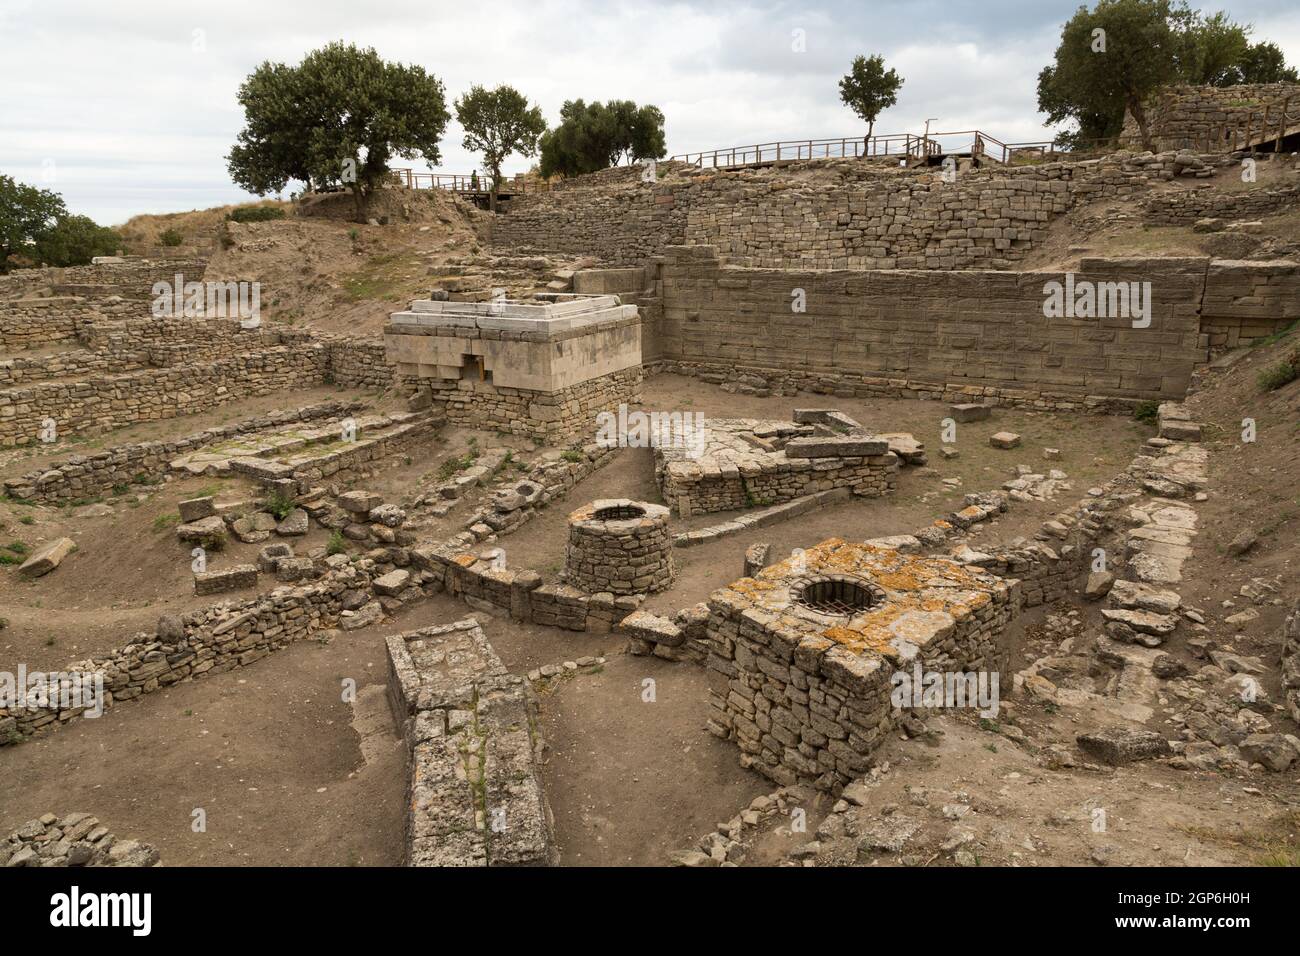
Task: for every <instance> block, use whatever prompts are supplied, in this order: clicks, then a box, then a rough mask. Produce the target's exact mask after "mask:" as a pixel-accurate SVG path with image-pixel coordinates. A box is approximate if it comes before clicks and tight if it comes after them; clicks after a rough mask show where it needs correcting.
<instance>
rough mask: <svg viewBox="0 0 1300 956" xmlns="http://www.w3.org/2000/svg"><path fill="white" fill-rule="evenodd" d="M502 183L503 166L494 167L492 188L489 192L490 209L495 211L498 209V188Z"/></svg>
mask: <svg viewBox="0 0 1300 956" xmlns="http://www.w3.org/2000/svg"><path fill="white" fill-rule="evenodd" d="M500 185H501V167H500V166H493V167H492V188H491V189H490V190H489V192H488V209H489V210H490V211H491V212H493V213H495V212H496V211H497V189H498V188H499V187H500Z"/></svg>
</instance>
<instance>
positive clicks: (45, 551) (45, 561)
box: [18, 538, 77, 578]
mask: <svg viewBox="0 0 1300 956" xmlns="http://www.w3.org/2000/svg"><path fill="white" fill-rule="evenodd" d="M76 549H77V544H76V542H75V541H73V540H72V539H71V538H58V539H56V540H54V541H51V542H50V543H49V544H47V545H44V546H43V547H41V548H40V549H39V550H37V551H36V553H35V554H33V555H32V556H31V557H30V558H28V559H27V560H26V561H24V562H23V563H22V565H21V566H20V567H19V568H18V571H19V573H20V574H25V575H27V577H29V578H39V577H40V576H41V575H43V574H49V573H50V572H51V571H53V570H54V569H55V568H57V567H58V566H59V565H60V564H61V563H62V562H63V559H64V558H66V557H67V556H68V555H70V554H71V553H72V552H73V551H75V550H76Z"/></svg>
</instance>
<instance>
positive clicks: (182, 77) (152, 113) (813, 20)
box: [0, 0, 1300, 224]
mask: <svg viewBox="0 0 1300 956" xmlns="http://www.w3.org/2000/svg"><path fill="white" fill-rule="evenodd" d="M1078 5H1079V4H1078V2H1077V0H971V2H964V0H851V2H839V0H836V2H818V0H810V2H807V3H799V2H793V3H782V2H766V0H751V2H728V0H705V2H682V3H668V2H655V0H612V2H611V0H603V2H602V0H592V2H587V0H527V2H514V0H491V2H486V3H484V2H466V0H460V2H453V3H447V2H441V0H312V2H290V0H257V2H252V0H222V2H220V3H184V2H157V0H94V2H90V0H86V2H81V0H0V172H3V173H6V174H8V175H11V176H14V177H16V178H17V179H20V180H22V181H25V182H29V183H32V184H34V185H39V186H42V187H43V188H48V189H54V190H56V191H57V192H60V193H62V194H63V196H64V199H65V200H66V201H67V204H68V206H69V208H70V209H71V210H72V211H74V212H79V213H85V214H87V215H89V216H92V217H93V218H94V219H96V220H97V221H99V222H101V223H104V224H117V223H120V222H122V221H124V220H125V219H127V218H128V217H130V216H132V215H134V214H136V213H142V212H172V211H178V210H187V209H196V208H205V207H208V206H214V205H220V204H223V203H229V202H238V201H243V200H245V199H249V198H252V197H249V196H248V195H247V194H246V193H244V192H243V191H242V190H240V189H239V188H238V187H236V186H235V185H234V184H233V183H231V182H230V177H229V175H228V173H227V172H226V163H225V154H226V152H227V151H228V150H229V148H230V146H231V144H232V143H233V142H234V138H235V135H236V134H237V133H238V132H239V130H240V128H241V126H242V125H243V113H242V111H241V110H240V108H239V105H238V103H237V102H236V99H235V97H236V94H237V91H238V89H239V85H240V83H241V82H242V81H243V79H244V77H245V76H246V75H247V74H248V73H249V72H250V71H252V70H253V69H254V68H255V67H256V66H257V65H258V64H259V63H261V62H263V61H265V60H272V61H277V62H285V63H297V62H298V61H299V60H300V59H301V58H302V56H303V55H304V54H305V53H306V52H307V51H309V50H311V49H313V48H315V47H318V46H321V45H323V44H325V43H327V42H329V41H331V40H337V39H343V40H346V41H350V42H354V43H356V44H358V45H360V46H373V47H374V48H375V49H376V50H378V51H379V53H380V55H381V56H383V57H385V58H386V59H390V60H397V61H401V62H408V63H418V64H420V65H421V66H423V67H424V68H425V69H426V70H428V71H430V72H431V73H433V74H434V75H435V76H437V77H438V78H439V79H440V80H441V81H442V82H443V84H444V85H445V87H446V90H447V95H448V100H449V102H450V100H452V99H454V98H455V97H456V96H458V95H459V94H461V93H462V92H464V91H465V90H466V89H468V87H469V86H470V85H471V84H474V83H478V84H482V85H485V86H494V85H496V84H499V83H509V84H511V85H513V86H515V87H517V88H518V89H519V90H521V91H523V92H524V93H525V94H526V95H527V96H528V97H529V99H530V100H532V101H534V102H536V103H537V104H538V105H540V106H541V108H542V111H543V113H544V114H545V115H546V118H547V120H548V122H550V123H552V124H553V123H554V122H556V120H557V118H558V115H559V109H560V106H561V104H562V103H563V102H564V101H565V100H566V99H576V98H579V97H581V98H585V99H588V100H591V99H599V100H607V99H615V98H617V99H632V100H636V101H637V102H638V103H647V102H648V103H654V104H655V105H657V106H658V107H660V109H662V110H663V112H664V114H665V116H666V117H667V124H666V126H667V135H668V150H669V153H682V152H687V151H695V150H700V149H709V148H713V147H722V146H739V145H746V144H752V143H757V142H766V141H771V140H775V139H796V138H810V137H811V138H819V137H839V136H857V135H861V132H862V128H861V124H860V123H859V122H858V120H857V118H856V117H855V116H854V115H853V114H852V113H851V112H850V111H849V110H848V108H847V107H845V106H843V105H841V104H840V102H839V94H838V90H837V85H836V84H837V81H838V79H839V77H840V76H842V75H843V74H844V73H845V72H846V71H847V69H848V66H849V63H850V62H851V61H852V59H853V57H854V55H856V54H858V53H882V54H884V56H885V59H886V61H887V63H888V64H889V65H891V66H893V67H894V68H896V69H897V70H898V71H899V73H900V74H902V75H903V76H904V77H905V78H906V82H905V84H904V86H903V88H902V91H901V93H900V95H899V98H898V105H897V106H895V107H894V108H893V109H891V110H889V111H887V112H886V113H885V114H884V115H883V116H882V117H881V119H880V121H879V122H878V123H877V126H876V131H877V132H878V133H887V132H919V131H920V130H921V128H922V127H923V125H924V121H925V119H926V118H927V117H935V118H937V122H936V123H935V124H934V128H936V129H971V128H979V129H982V130H985V131H986V132H988V133H990V134H992V135H993V136H996V137H998V138H999V139H1001V140H1003V141H1004V142H1017V141H1029V140H1038V139H1043V138H1045V137H1046V136H1047V135H1048V132H1047V131H1046V130H1045V129H1044V127H1043V125H1042V117H1041V116H1040V115H1039V114H1038V113H1037V112H1036V110H1035V79H1036V77H1037V74H1038V71H1039V69H1041V68H1042V66H1043V65H1044V64H1046V63H1047V62H1048V61H1049V60H1050V58H1051V55H1052V52H1053V50H1054V49H1055V48H1056V43H1057V41H1058V39H1059V33H1060V27H1061V25H1062V24H1063V23H1064V22H1065V20H1066V19H1068V18H1069V16H1070V15H1071V14H1072V12H1073V11H1074V9H1075V8H1076V7H1077V6H1078ZM1204 8H1205V9H1211V10H1217V9H1227V10H1228V11H1229V13H1230V14H1231V15H1232V16H1233V17H1234V19H1236V20H1239V21H1243V22H1249V23H1253V24H1254V25H1255V34H1254V36H1255V38H1256V39H1269V40H1272V41H1273V42H1275V43H1277V44H1278V45H1279V46H1281V47H1282V49H1283V50H1284V51H1285V53H1286V54H1287V60H1288V62H1290V63H1292V64H1296V63H1297V62H1300V3H1297V2H1296V0H1233V2H1231V3H1230V4H1223V5H1220V4H1212V5H1206V7H1204ZM796 30H801V31H803V33H804V37H805V45H806V49H805V50H804V51H803V52H796V51H795V50H794V49H793V47H794V46H795V44H794V43H793V41H792V38H793V36H794V31H796ZM461 136H462V133H461V130H460V128H459V127H458V126H457V125H456V123H455V121H454V120H453V121H452V123H451V124H450V125H449V127H448V129H447V132H446V134H445V136H444V138H443V141H442V160H441V162H440V163H439V164H438V169H439V170H440V171H446V172H461V173H464V172H468V171H470V170H471V169H475V168H477V167H478V165H479V162H480V159H479V157H477V156H475V155H473V154H470V153H468V152H467V151H466V150H464V149H463V148H462V147H461ZM529 165H530V161H529V160H525V159H521V158H519V157H512V159H511V160H510V161H509V163H508V165H507V169H506V171H507V172H515V171H518V170H522V169H526V168H527V167H528V166H529ZM417 168H418V169H425V168H426V165H425V164H423V163H417Z"/></svg>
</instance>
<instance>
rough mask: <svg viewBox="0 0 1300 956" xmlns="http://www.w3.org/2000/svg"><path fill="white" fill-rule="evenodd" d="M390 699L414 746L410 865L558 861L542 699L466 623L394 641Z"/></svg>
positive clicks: (411, 749)
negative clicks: (540, 729)
mask: <svg viewBox="0 0 1300 956" xmlns="http://www.w3.org/2000/svg"><path fill="white" fill-rule="evenodd" d="M386 644H387V647H388V668H389V680H388V693H389V703H390V704H391V706H392V709H393V716H394V718H395V720H396V721H397V725H398V727H399V728H400V730H401V734H402V737H403V739H404V740H405V741H406V746H407V752H408V759H409V770H410V778H409V783H408V792H407V797H408V799H407V817H406V864H407V865H408V866H546V865H550V864H553V863H555V862H556V850H555V846H554V838H553V836H552V823H551V812H550V807H549V806H548V805H547V802H546V797H545V795H544V793H543V791H542V784H541V777H540V774H539V772H538V768H537V761H536V755H537V754H538V753H539V752H540V751H541V749H542V743H541V739H540V737H539V736H538V735H537V715H536V701H535V699H534V697H533V694H532V689H531V687H530V686H529V684H528V682H527V681H525V680H524V679H522V678H519V677H514V676H512V675H511V674H510V673H508V672H507V671H506V668H505V665H504V664H502V663H501V659H500V658H499V657H497V655H496V652H495V651H493V650H492V646H491V645H490V644H488V642H487V639H486V638H485V637H484V636H483V631H482V629H481V628H480V627H479V625H478V622H477V621H475V620H474V619H473V618H466V619H465V620H462V621H457V622H455V623H454V624H448V625H444V626H441V627H427V628H423V629H421V630H418V631H409V632H407V633H405V634H397V635H394V636H392V637H390V638H388V639H387V641H386Z"/></svg>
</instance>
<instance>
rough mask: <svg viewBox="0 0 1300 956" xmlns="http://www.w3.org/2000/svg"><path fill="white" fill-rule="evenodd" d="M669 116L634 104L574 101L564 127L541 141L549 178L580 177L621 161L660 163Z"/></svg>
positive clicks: (565, 110)
mask: <svg viewBox="0 0 1300 956" xmlns="http://www.w3.org/2000/svg"><path fill="white" fill-rule="evenodd" d="M665 142H666V140H665V136H664V114H663V113H662V112H661V111H660V110H659V108H658V107H655V106H650V105H646V106H637V105H636V104H635V103H633V102H632V101H631V100H610V101H609V102H608V103H590V104H589V103H586V102H585V101H583V100H569V101H567V102H566V103H565V104H564V106H563V107H561V108H560V123H559V125H558V126H556V127H555V128H554V129H552V130H549V131H548V132H546V133H545V134H544V135H543V136H542V137H541V139H540V140H539V145H540V147H541V162H540V164H539V170H540V172H541V174H542V175H543V176H547V177H549V176H555V175H560V176H577V175H579V174H581V173H592V172H595V171H596V170H598V169H605V168H606V167H608V166H616V165H618V164H619V163H620V162H621V161H627V162H629V163H631V162H634V161H636V160H638V159H660V158H662V157H663V156H664V155H666V154H667V152H668V149H667V146H666V145H665Z"/></svg>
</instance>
